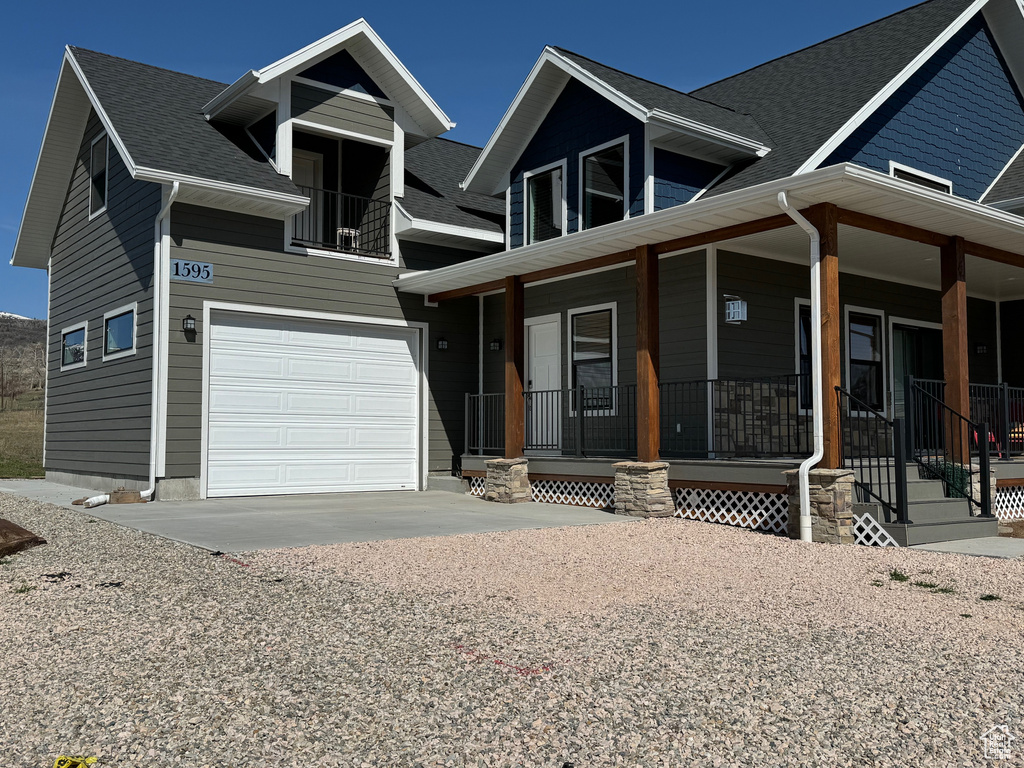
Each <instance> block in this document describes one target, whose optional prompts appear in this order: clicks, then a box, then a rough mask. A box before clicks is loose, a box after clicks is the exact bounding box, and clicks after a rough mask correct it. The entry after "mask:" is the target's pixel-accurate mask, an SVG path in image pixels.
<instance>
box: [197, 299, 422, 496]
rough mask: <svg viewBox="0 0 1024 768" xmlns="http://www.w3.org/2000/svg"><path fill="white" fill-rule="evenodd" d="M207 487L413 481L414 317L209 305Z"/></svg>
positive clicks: (372, 487)
mask: <svg viewBox="0 0 1024 768" xmlns="http://www.w3.org/2000/svg"><path fill="white" fill-rule="evenodd" d="M208 354H209V359H208V364H207V370H208V385H207V392H206V403H207V407H206V412H207V421H206V473H205V477H206V495H207V496H209V497H217V496H257V495H272V494H296V493H335V492H341V491H383V490H415V489H416V488H417V487H418V486H419V475H420V466H421V462H420V453H421V450H422V448H421V445H422V439H421V436H422V431H421V430H422V425H421V403H422V393H421V386H422V384H421V379H422V377H421V375H420V370H421V363H420V337H419V331H418V329H416V328H408V327H404V326H389V325H373V324H370V323H359V322H335V321H324V320H306V319H298V318H290V317H282V316H278V315H256V314H243V313H238V312H225V311H213V312H212V313H211V317H210V325H209V352H208Z"/></svg>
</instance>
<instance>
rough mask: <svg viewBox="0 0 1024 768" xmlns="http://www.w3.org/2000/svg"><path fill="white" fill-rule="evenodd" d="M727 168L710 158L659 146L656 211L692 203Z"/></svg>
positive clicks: (656, 168)
mask: <svg viewBox="0 0 1024 768" xmlns="http://www.w3.org/2000/svg"><path fill="white" fill-rule="evenodd" d="M724 170H725V168H724V166H721V165H716V164H714V163H709V162H707V161H706V160H698V159H697V158H695V157H687V156H686V155H680V154H677V153H675V152H668V151H666V150H664V149H655V150H654V210H656V211H660V210H663V209H665V208H672V207H673V206H676V205H682V204H683V203H688V202H690V200H692V199H693V196H694V195H696V194H697V193H698V192H700V191H701V190H702V189H704V188H706V187H707V186H708V185H709V184H711V182H712V181H714V180H715V178H716V177H717V176H718V175H719V174H721V173H722V171H724Z"/></svg>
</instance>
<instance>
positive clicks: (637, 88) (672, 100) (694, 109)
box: [552, 46, 771, 146]
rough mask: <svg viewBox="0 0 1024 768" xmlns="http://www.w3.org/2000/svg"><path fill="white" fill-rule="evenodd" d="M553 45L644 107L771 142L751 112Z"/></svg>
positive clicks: (562, 53)
mask: <svg viewBox="0 0 1024 768" xmlns="http://www.w3.org/2000/svg"><path fill="white" fill-rule="evenodd" d="M552 48H554V49H555V50H556V51H558V53H560V54H561V55H563V56H565V58H567V59H569V60H570V61H571V62H573V63H574V64H576V65H578V66H580V67H582V68H583V69H584V70H586V71H587V72H589V73H590V74H592V75H594V77H596V78H598V79H600V80H602V81H603V82H605V83H607V84H608V85H609V86H611V87H612V88H614V89H615V90H616V91H618V92H619V93H621V94H622V95H623V96H626V97H628V98H630V99H632V100H633V101H635V102H636V103H637V104H639V105H640V106H642V107H644V108H645V109H661V110H664V111H665V112H670V113H671V114H673V115H678V116H679V117H685V118H688V119H690V120H695V121H697V122H699V123H703V124H704V125H709V126H711V127H713V128H718V129H720V130H724V131H728V132H730V133H734V134H736V135H738V136H742V137H744V138H747V139H751V140H753V141H758V142H760V143H762V144H765V145H768V146H771V138H770V137H769V135H768V134H767V133H766V132H765V131H764V130H763V129H762V127H761V126H760V125H759V124H758V122H757V120H755V119H754V118H753V117H752V116H751V115H749V114H744V113H743V112H742V111H739V110H735V109H732V108H730V107H724V106H721V105H719V104H715V103H713V102H712V101H709V100H706V99H703V98H697V97H695V96H693V95H692V94H687V93H683V92H682V91H677V90H674V89H672V88H669V87H668V86H665V85H660V84H658V83H653V82H651V81H650V80H644V79H643V78H640V77H636V76H634V75H630V74H627V73H626V72H622V71H620V70H618V69H613V68H612V67H608V66H605V65H604V64H601V63H600V62H597V61H594V60H593V59H588V58H587V57H586V56H581V55H580V54H578V53H573V52H572V51H568V50H566V49H564V48H558V47H556V46H552Z"/></svg>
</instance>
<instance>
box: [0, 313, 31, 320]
mask: <svg viewBox="0 0 1024 768" xmlns="http://www.w3.org/2000/svg"><path fill="white" fill-rule="evenodd" d="M0 319H8V320H31V319H32V318H31V317H25V316H24V315H16V314H14V313H13V312H0Z"/></svg>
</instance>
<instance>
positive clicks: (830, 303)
mask: <svg viewBox="0 0 1024 768" xmlns="http://www.w3.org/2000/svg"><path fill="white" fill-rule="evenodd" d="M804 216H806V218H807V220H808V221H810V222H811V224H813V225H814V228H815V229H817V230H818V234H819V235H820V236H821V383H822V389H823V390H824V391H823V392H822V399H823V400H824V403H823V406H824V407H823V409H822V410H823V413H822V421H823V422H824V424H823V426H824V430H825V441H824V442H825V455H824V456H823V457H822V459H821V462H820V463H819V464H818V466H819V467H821V468H822V469H839V467H840V466H842V463H843V441H842V435H840V434H839V400H838V398H837V397H836V387H838V386H839V385H840V383H841V381H842V379H841V374H840V371H841V370H842V360H841V355H840V352H839V337H840V328H841V327H842V318H841V315H840V312H839V213H838V209H837V208H836V206H835V205H834V204H832V203H821V204H819V205H815V206H812V207H811V208H808V209H807V210H806V211H804Z"/></svg>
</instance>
